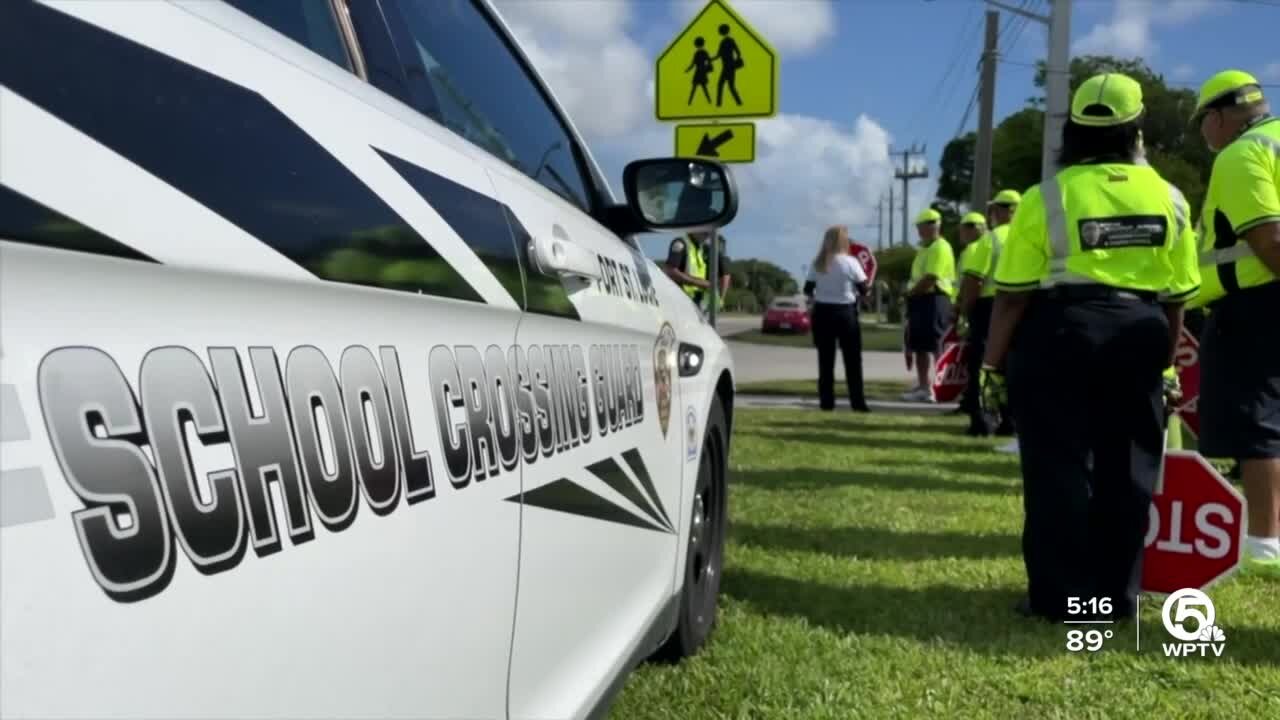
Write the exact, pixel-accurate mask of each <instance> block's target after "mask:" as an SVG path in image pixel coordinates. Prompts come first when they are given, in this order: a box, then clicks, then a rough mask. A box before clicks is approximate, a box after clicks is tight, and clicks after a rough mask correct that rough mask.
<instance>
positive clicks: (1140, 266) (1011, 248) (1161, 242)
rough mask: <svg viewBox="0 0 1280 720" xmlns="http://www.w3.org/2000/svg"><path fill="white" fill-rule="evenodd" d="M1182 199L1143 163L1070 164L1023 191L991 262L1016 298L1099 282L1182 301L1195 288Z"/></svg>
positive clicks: (1197, 284) (1196, 273)
mask: <svg viewBox="0 0 1280 720" xmlns="http://www.w3.org/2000/svg"><path fill="white" fill-rule="evenodd" d="M1188 215H1189V211H1188V208H1187V201H1186V199H1185V198H1183V196H1182V193H1181V192H1180V191H1179V190H1178V189H1177V188H1176V187H1174V186H1173V185H1171V184H1169V183H1168V182H1167V181H1165V179H1164V178H1162V177H1161V176H1160V173H1158V172H1156V170H1155V169H1153V168H1152V167H1150V166H1148V165H1138V164H1132V163H1098V164H1094V165H1075V166H1072V167H1069V168H1066V169H1065V170H1062V171H1061V172H1059V173H1058V174H1057V175H1055V176H1054V177H1052V178H1050V179H1049V180H1047V181H1045V182H1044V183H1042V184H1040V185H1037V186H1035V187H1033V188H1031V189H1030V190H1028V191H1027V194H1026V195H1025V196H1024V197H1023V202H1022V203H1020V204H1019V206H1018V212H1017V213H1016V214H1015V215H1014V217H1013V223H1012V224H1011V225H1010V226H1009V230H1008V235H1007V237H1006V239H1005V243H1004V248H1003V250H1002V252H1001V253H1000V258H999V261H998V263H997V264H996V270H995V281H996V285H997V286H998V287H999V288H1000V289H1001V290H1005V291H1011V292H1018V291H1026V290H1034V289H1036V288H1046V287H1054V286H1057V285H1070V284H1100V285H1107V286H1110V287H1113V288H1120V289H1127V290H1135V291H1143V292H1153V293H1156V294H1158V295H1159V297H1160V299H1161V300H1163V301H1165V302H1178V301H1185V300H1187V299H1189V298H1191V297H1193V296H1194V295H1195V294H1196V292H1197V291H1198V290H1199V287H1200V270H1199V267H1198V265H1197V262H1196V244H1195V232H1194V230H1193V229H1192V228H1191V226H1190V223H1189V221H1188Z"/></svg>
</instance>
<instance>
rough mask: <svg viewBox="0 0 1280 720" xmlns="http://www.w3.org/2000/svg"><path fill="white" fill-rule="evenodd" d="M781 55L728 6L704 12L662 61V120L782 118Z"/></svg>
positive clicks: (714, 1)
mask: <svg viewBox="0 0 1280 720" xmlns="http://www.w3.org/2000/svg"><path fill="white" fill-rule="evenodd" d="M779 63H780V60H779V58H778V53H776V52H775V51H774V49H773V48H771V47H769V43H767V42H765V39H764V38H763V37H761V36H760V34H759V33H757V32H756V31H755V30H753V29H752V28H751V26H750V25H748V24H747V23H746V21H745V20H743V19H742V18H741V17H739V16H738V14H737V13H735V12H734V11H733V9H732V8H730V7H729V4H728V3H727V2H725V1H724V0H710V2H708V3H707V5H706V7H704V8H702V12H700V13H698V15H697V17H695V18H694V19H693V21H692V22H690V23H689V25H688V26H687V27H685V29H684V30H682V31H681V32H680V34H679V35H677V36H676V38H675V40H672V41H671V44H670V45H668V46H667V49H666V50H664V51H663V52H662V54H661V55H659V56H658V64H657V76H656V80H655V82H654V84H655V87H654V100H655V105H656V108H655V112H656V115H657V118H658V119H659V120H696V119H716V118H732V117H772V116H774V115H776V114H778V65H779Z"/></svg>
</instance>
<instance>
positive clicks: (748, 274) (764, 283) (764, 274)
mask: <svg viewBox="0 0 1280 720" xmlns="http://www.w3.org/2000/svg"><path fill="white" fill-rule="evenodd" d="M729 276H730V278H732V280H731V285H730V289H729V295H728V297H726V298H725V303H726V305H728V304H729V303H730V301H734V300H735V299H736V302H737V303H738V304H740V305H741V306H742V307H743V308H744V309H745V308H746V307H747V306H748V305H749V303H748V302H747V301H745V299H740V298H738V295H737V293H735V292H734V289H735V288H736V289H738V290H741V291H743V292H746V293H750V294H751V296H752V297H753V298H754V299H755V307H759V308H763V307H768V305H769V303H770V302H772V301H773V299H774V298H775V297H777V296H779V295H795V294H796V293H797V292H799V290H800V288H799V286H798V285H797V284H796V279H795V278H794V277H792V276H791V273H789V272H787V271H786V270H783V269H782V268H780V267H778V266H777V265H774V264H773V263H771V262H769V261H768V260H757V259H756V258H747V259H743V260H733V261H731V262H730V263H729Z"/></svg>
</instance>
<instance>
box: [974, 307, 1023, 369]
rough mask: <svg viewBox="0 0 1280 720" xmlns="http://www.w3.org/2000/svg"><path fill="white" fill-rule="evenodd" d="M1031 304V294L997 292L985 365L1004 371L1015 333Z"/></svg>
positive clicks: (988, 335)
mask: <svg viewBox="0 0 1280 720" xmlns="http://www.w3.org/2000/svg"><path fill="white" fill-rule="evenodd" d="M1030 304H1031V293H1029V292H1007V291H1004V290H999V291H997V292H996V302H995V306H994V307H993V309H992V310H991V329H989V330H988V331H987V352H986V354H985V355H983V356H982V364H983V365H989V366H990V367H993V368H995V369H997V370H1000V371H1001V372H1003V371H1004V361H1005V357H1006V356H1007V355H1008V354H1009V344H1010V341H1012V340H1013V331H1014V330H1016V329H1017V328H1018V323H1021V322H1022V316H1023V315H1024V314H1026V312H1027V307H1028V306H1029V305H1030Z"/></svg>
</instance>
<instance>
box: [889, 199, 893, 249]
mask: <svg viewBox="0 0 1280 720" xmlns="http://www.w3.org/2000/svg"><path fill="white" fill-rule="evenodd" d="M889 247H893V183H890V184H889Z"/></svg>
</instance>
